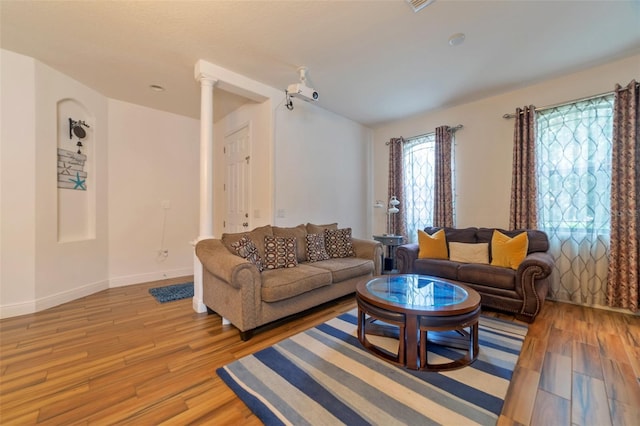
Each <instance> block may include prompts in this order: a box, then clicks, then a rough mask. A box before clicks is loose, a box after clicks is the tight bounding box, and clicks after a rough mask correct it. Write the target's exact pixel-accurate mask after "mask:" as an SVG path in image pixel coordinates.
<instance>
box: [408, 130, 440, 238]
mask: <svg viewBox="0 0 640 426" xmlns="http://www.w3.org/2000/svg"><path fill="white" fill-rule="evenodd" d="M403 163H404V177H403V184H404V200H403V206H404V210H401V211H400V214H401V215H402V216H404V218H405V219H406V234H404V235H405V236H406V242H412V243H415V242H417V241H418V229H424V228H425V227H426V226H431V225H432V224H433V207H434V203H433V200H434V185H435V184H434V180H435V179H434V177H435V170H434V163H435V134H434V133H430V134H427V135H423V136H419V137H415V138H411V139H408V140H407V142H406V143H405V145H404V155H403Z"/></svg>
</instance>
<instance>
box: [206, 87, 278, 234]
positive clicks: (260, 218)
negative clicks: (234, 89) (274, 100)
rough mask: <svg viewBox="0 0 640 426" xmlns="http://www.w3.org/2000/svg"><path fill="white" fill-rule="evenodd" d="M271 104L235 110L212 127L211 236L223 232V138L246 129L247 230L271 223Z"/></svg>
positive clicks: (250, 104) (254, 104)
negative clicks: (248, 158) (248, 141)
mask: <svg viewBox="0 0 640 426" xmlns="http://www.w3.org/2000/svg"><path fill="white" fill-rule="evenodd" d="M214 102H215V99H214ZM271 116H272V113H271V101H270V100H267V101H265V102H262V103H249V104H246V105H243V106H242V107H240V108H238V109H237V110H236V111H234V112H232V113H230V114H229V115H227V116H226V117H224V118H223V119H221V120H219V121H218V122H216V123H215V125H214V137H213V142H214V158H215V160H214V162H215V163H214V170H213V173H214V188H213V189H214V197H213V203H214V228H213V229H214V236H216V237H220V236H222V234H223V233H224V232H225V229H224V227H223V219H224V216H225V212H226V203H225V193H224V191H223V183H224V181H225V159H224V152H223V149H224V144H225V138H226V136H228V135H230V134H231V133H233V132H235V131H237V130H239V129H241V128H243V127H244V126H247V125H248V126H249V130H250V134H249V136H250V139H251V161H250V163H249V164H250V172H249V174H250V186H251V196H250V200H249V202H250V206H249V207H250V208H249V211H250V212H251V213H250V217H249V225H250V227H249V229H253V228H255V227H258V226H263V225H267V224H272V223H273V190H272V188H273V167H272V164H273V145H272V140H273V138H271V137H270V135H271V134H272V124H271Z"/></svg>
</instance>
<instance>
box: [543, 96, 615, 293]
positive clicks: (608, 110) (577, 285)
mask: <svg viewBox="0 0 640 426" xmlns="http://www.w3.org/2000/svg"><path fill="white" fill-rule="evenodd" d="M612 111H613V96H612V95H611V96H603V97H598V98H593V99H589V100H586V101H581V102H576V103H572V104H567V105H563V106H559V107H555V108H549V109H546V110H543V111H538V113H537V126H536V131H537V141H538V143H537V148H536V157H537V158H538V160H539V161H538V162H537V175H538V223H539V228H540V229H542V230H544V231H545V232H547V234H548V235H549V242H550V252H551V254H552V255H553V256H554V258H555V271H554V273H553V274H552V282H551V297H552V298H555V299H557V300H566V301H571V302H575V303H579V304H596V305H604V304H605V299H606V283H607V269H608V254H609V234H610V218H611V211H610V204H611V203H610V198H611V147H612V142H611V137H612V136H611V135H612V127H613V117H612Z"/></svg>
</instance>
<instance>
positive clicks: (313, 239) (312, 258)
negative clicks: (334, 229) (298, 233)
mask: <svg viewBox="0 0 640 426" xmlns="http://www.w3.org/2000/svg"><path fill="white" fill-rule="evenodd" d="M305 238H306V239H307V260H308V261H309V262H319V261H321V260H327V259H329V255H328V254H327V250H325V248H324V234H307V235H306V237H305Z"/></svg>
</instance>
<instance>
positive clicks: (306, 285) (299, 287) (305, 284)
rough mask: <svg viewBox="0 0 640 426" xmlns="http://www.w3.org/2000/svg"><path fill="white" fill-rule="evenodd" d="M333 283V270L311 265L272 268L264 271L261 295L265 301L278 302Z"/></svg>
mask: <svg viewBox="0 0 640 426" xmlns="http://www.w3.org/2000/svg"><path fill="white" fill-rule="evenodd" d="M329 284H331V272H330V271H328V270H326V269H322V268H316V267H314V266H311V265H306V264H299V265H298V266H297V267H296V268H286V269H270V270H265V271H264V272H263V273H262V289H261V292H260V294H261V296H262V300H263V301H265V302H278V301H280V300H285V299H289V298H291V297H295V296H298V295H299V294H302V293H306V292H307V291H311V290H314V289H316V288H320V287H324V286H327V285H329Z"/></svg>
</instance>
